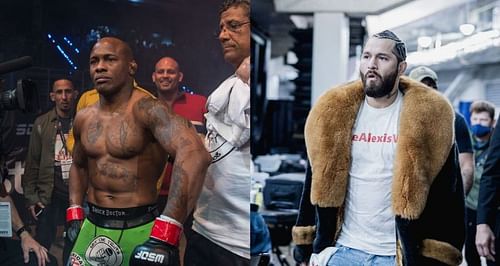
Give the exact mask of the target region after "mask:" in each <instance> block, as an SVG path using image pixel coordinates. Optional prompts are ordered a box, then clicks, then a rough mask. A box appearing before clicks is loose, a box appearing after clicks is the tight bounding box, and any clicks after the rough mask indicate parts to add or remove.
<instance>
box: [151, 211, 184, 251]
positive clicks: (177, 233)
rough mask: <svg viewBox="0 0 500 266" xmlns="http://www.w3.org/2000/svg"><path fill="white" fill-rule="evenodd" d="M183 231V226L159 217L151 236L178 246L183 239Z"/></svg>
mask: <svg viewBox="0 0 500 266" xmlns="http://www.w3.org/2000/svg"><path fill="white" fill-rule="evenodd" d="M181 233H182V227H180V226H179V225H177V224H175V223H173V222H170V221H166V220H163V219H162V218H160V217H158V218H156V220H155V222H154V224H153V229H152V230H151V237H152V238H154V239H157V240H160V241H163V242H166V243H168V244H170V245H172V246H176V247H177V246H178V245H179V240H180V239H181Z"/></svg>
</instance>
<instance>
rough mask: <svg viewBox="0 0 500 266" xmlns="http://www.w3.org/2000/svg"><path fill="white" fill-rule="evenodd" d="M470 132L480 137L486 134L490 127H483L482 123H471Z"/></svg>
mask: <svg viewBox="0 0 500 266" xmlns="http://www.w3.org/2000/svg"><path fill="white" fill-rule="evenodd" d="M471 129H472V134H474V136H476V137H478V138H482V137H484V136H486V135H488V134H489V133H490V132H491V127H485V126H483V125H479V124H477V125H473V126H472V128H471Z"/></svg>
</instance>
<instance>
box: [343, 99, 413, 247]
mask: <svg viewBox="0 0 500 266" xmlns="http://www.w3.org/2000/svg"><path fill="white" fill-rule="evenodd" d="M402 102H403V96H402V94H401V92H399V91H398V96H397V98H396V100H395V101H394V103H392V104H391V105H390V106H388V107H385V108H374V107H371V106H370V105H368V103H367V101H366V100H365V102H364V104H363V105H362V106H361V108H360V110H359V112H358V115H357V118H356V122H355V124H354V128H353V136H352V150H351V166H350V170H349V183H348V187H347V194H346V199H345V209H344V222H343V224H342V230H341V232H340V236H339V238H338V240H337V242H338V243H339V244H341V245H343V246H347V247H351V248H355V249H359V250H362V251H364V252H367V253H369V254H375V255H381V256H393V255H396V228H395V226H396V224H395V217H394V213H393V211H392V205H391V192H392V176H393V172H392V169H393V162H394V154H395V151H396V144H397V139H398V124H399V114H400V111H401V105H402Z"/></svg>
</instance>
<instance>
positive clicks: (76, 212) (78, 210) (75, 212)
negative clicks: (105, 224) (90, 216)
mask: <svg viewBox="0 0 500 266" xmlns="http://www.w3.org/2000/svg"><path fill="white" fill-rule="evenodd" d="M83 219H84V214H83V208H82V207H80V206H73V207H69V208H68V209H66V222H71V221H74V220H83Z"/></svg>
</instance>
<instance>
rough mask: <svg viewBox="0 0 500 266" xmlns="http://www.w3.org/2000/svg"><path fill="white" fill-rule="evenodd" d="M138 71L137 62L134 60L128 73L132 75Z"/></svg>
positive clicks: (129, 66) (129, 65)
mask: <svg viewBox="0 0 500 266" xmlns="http://www.w3.org/2000/svg"><path fill="white" fill-rule="evenodd" d="M136 71H137V63H136V62H135V60H132V61H131V62H130V63H129V64H128V73H129V74H130V76H134V75H135V72H136Z"/></svg>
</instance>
